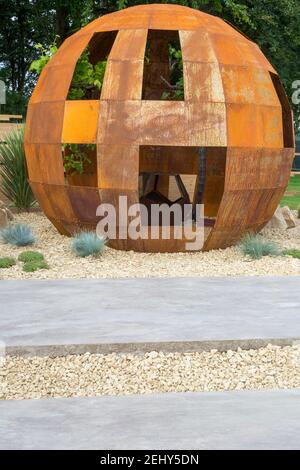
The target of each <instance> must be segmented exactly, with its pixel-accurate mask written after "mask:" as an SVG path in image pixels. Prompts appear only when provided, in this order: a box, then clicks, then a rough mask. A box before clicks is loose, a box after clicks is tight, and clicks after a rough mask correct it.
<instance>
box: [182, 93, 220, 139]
mask: <svg viewBox="0 0 300 470" xmlns="http://www.w3.org/2000/svg"><path fill="white" fill-rule="evenodd" d="M187 112H188V133H189V145H193V146H194V145H197V146H199V147H202V146H203V147H226V146H227V126H226V105H225V103H201V102H199V103H198V102H189V103H188V104H187Z"/></svg>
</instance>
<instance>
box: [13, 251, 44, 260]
mask: <svg viewBox="0 0 300 470" xmlns="http://www.w3.org/2000/svg"><path fill="white" fill-rule="evenodd" d="M18 261H22V263H29V262H31V261H44V255H43V254H42V253H39V252H37V251H23V253H21V254H20V255H19V256H18Z"/></svg>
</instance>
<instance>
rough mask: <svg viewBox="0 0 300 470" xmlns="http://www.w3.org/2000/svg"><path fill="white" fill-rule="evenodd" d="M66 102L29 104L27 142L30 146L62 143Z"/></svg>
mask: <svg viewBox="0 0 300 470" xmlns="http://www.w3.org/2000/svg"><path fill="white" fill-rule="evenodd" d="M64 108H65V102H64V101H55V102H50V103H49V102H41V103H35V104H31V103H30V104H29V106H28V111H27V119H26V132H25V142H26V143H29V144H58V143H61V135H62V127H63V118H64Z"/></svg>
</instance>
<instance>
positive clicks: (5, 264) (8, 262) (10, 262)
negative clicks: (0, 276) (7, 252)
mask: <svg viewBox="0 0 300 470" xmlns="http://www.w3.org/2000/svg"><path fill="white" fill-rule="evenodd" d="M15 264H16V260H15V259H14V258H0V269H8V268H11V267H12V266H15Z"/></svg>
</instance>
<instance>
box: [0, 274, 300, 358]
mask: <svg viewBox="0 0 300 470" xmlns="http://www.w3.org/2000/svg"><path fill="white" fill-rule="evenodd" d="M299 285H300V276H299V277H298V276H295V277H239V278H228V277H227V278H182V279H181V278H176V279H169V278H168V279H124V280H116V279H103V280H64V281H1V282H0V301H1V305H0V309H1V314H0V341H3V342H4V343H5V344H6V346H7V352H8V353H10V354H24V355H26V354H29V355H30V354H68V353H83V352H86V351H90V352H112V351H120V352H122V351H124V352H129V351H147V350H153V349H161V350H168V351H172V350H177V351H178V350H202V349H210V348H212V347H217V348H219V349H223V350H224V349H228V348H235V347H237V346H241V347H260V346H264V345H265V344H267V343H268V342H274V343H276V344H279V345H281V344H282V345H285V344H292V343H293V342H294V341H298V340H299V339H300V315H299V313H300V289H299Z"/></svg>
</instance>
